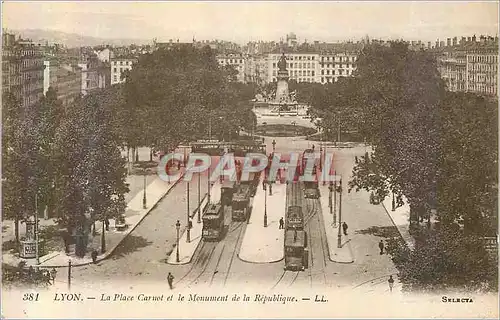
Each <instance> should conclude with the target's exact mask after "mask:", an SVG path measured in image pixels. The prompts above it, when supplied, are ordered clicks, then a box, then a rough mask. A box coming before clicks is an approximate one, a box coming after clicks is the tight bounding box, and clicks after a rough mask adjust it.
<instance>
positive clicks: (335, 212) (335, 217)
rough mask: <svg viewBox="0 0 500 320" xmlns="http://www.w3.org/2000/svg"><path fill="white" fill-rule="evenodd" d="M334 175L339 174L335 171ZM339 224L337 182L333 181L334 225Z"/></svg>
mask: <svg viewBox="0 0 500 320" xmlns="http://www.w3.org/2000/svg"><path fill="white" fill-rule="evenodd" d="M334 175H337V172H336V171H334ZM336 224H337V180H335V181H333V225H334V226H335V225H336Z"/></svg>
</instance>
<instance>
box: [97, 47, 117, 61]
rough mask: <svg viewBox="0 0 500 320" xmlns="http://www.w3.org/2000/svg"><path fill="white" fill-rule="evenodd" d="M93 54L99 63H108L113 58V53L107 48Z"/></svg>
mask: <svg viewBox="0 0 500 320" xmlns="http://www.w3.org/2000/svg"><path fill="white" fill-rule="evenodd" d="M95 54H96V55H97V59H99V61H101V62H109V61H110V60H111V59H113V58H114V56H115V55H114V53H113V51H111V49H109V48H104V49H102V50H100V51H95Z"/></svg>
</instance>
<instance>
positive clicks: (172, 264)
mask: <svg viewBox="0 0 500 320" xmlns="http://www.w3.org/2000/svg"><path fill="white" fill-rule="evenodd" d="M202 242H203V239H200V241H199V242H198V245H197V246H196V249H194V252H193V255H192V256H191V257H190V258H189V261H187V262H183V263H180V262H179V263H170V262H168V258H170V255H171V254H172V253H173V252H174V250H175V246H173V247H172V252H171V253H170V255H169V256H168V258H167V259H166V260H165V264H168V265H171V266H183V265H186V264H190V263H191V261H193V258H194V256H195V255H196V251H198V250H199V249H200V243H202Z"/></svg>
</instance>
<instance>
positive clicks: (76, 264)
mask: <svg viewBox="0 0 500 320" xmlns="http://www.w3.org/2000/svg"><path fill="white" fill-rule="evenodd" d="M183 176H184V173H182V174H181V176H180V177H179V179H177V180H176V181H175V182H174V183H173V184H172V186H171V187H170V188H169V189H168V190H167V191H166V192H165V194H164V195H162V196H161V197H160V198H159V199H158V201H157V202H156V203H155V204H154V205H153V206H151V207H150V208H148V211H147V212H146V213H145V214H144V215H143V216H142V217H141V218H140V219H139V221H137V223H136V224H135V225H134V226H133V227H131V228H130V229H128V230H127V233H126V234H125V235H124V236H123V238H122V239H121V240H120V241H119V242H118V243H117V244H116V245H115V246H114V247H113V248H111V249H110V250H108V252H106V253H105V254H104V255H102V256H101V257H99V256H98V257H97V260H96V262H95V263H94V262H93V261H87V262H77V263H75V262H74V261H72V262H71V267H81V266H86V265H89V264H97V263H98V262H101V261H103V260H106V259H108V258H109V257H110V256H111V255H112V254H113V253H114V251H115V250H116V248H118V246H119V245H120V244H121V243H122V242H123V240H125V238H126V237H128V236H129V235H130V234H131V233H132V231H134V230H135V228H137V226H138V225H139V224H140V223H141V222H142V220H144V218H146V216H147V215H148V214H149V213H150V212H151V211H152V210H153V209H154V208H156V206H157V205H158V203H159V202H160V201H162V200H163V198H165V197H166V196H167V194H169V193H170V191H171V190H172V189H173V188H174V187H175V186H176V185H177V183H179V181H181V179H182V177H183ZM35 266H36V265H35ZM67 266H68V265H51V266H49V265H44V266H40V265H38V267H42V268H66V267H67Z"/></svg>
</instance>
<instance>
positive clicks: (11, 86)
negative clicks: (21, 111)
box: [2, 33, 44, 107]
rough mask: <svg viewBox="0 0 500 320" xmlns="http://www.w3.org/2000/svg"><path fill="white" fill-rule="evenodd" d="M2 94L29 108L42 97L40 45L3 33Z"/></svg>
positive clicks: (42, 66)
mask: <svg viewBox="0 0 500 320" xmlns="http://www.w3.org/2000/svg"><path fill="white" fill-rule="evenodd" d="M2 40H3V46H2V92H7V91H9V92H11V93H12V94H13V95H14V96H15V97H16V98H17V99H18V101H19V102H20V103H21V105H22V107H29V106H32V105H33V104H35V103H37V102H38V101H39V100H40V99H41V98H42V96H43V70H44V65H43V55H42V50H41V45H39V44H35V43H33V42H32V41H31V40H23V39H20V38H19V39H17V40H16V38H15V35H13V34H9V33H3V38H2Z"/></svg>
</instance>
